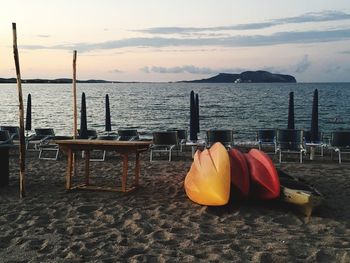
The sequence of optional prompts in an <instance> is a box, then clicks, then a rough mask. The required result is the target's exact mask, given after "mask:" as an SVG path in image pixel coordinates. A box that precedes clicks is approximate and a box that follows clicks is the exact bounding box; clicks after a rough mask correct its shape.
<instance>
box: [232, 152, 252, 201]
mask: <svg viewBox="0 0 350 263" xmlns="http://www.w3.org/2000/svg"><path fill="white" fill-rule="evenodd" d="M229 156H230V164H231V184H233V185H234V186H235V187H236V188H238V190H239V191H240V192H241V193H242V195H244V196H248V194H249V187H250V178H249V170H248V164H247V161H246V159H245V157H244V154H243V153H242V152H240V151H239V150H237V149H231V150H230V151H229Z"/></svg>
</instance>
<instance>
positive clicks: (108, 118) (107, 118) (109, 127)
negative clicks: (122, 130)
mask: <svg viewBox="0 0 350 263" xmlns="http://www.w3.org/2000/svg"><path fill="white" fill-rule="evenodd" d="M105 106H106V116H105V130H106V132H110V131H111V130H112V125H111V111H110V108H109V96H108V94H106V103H105Z"/></svg>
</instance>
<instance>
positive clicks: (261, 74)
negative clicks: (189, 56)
mask: <svg viewBox="0 0 350 263" xmlns="http://www.w3.org/2000/svg"><path fill="white" fill-rule="evenodd" d="M16 82H17V80H16V78H0V83H16ZM176 82H178V83H179V82H180V83H273V82H289V83H296V82H297V81H296V79H295V78H294V77H293V76H291V75H283V74H275V73H270V72H268V71H263V70H258V71H244V72H242V73H240V74H234V73H233V74H232V73H219V74H218V75H216V76H214V77H211V78H207V79H199V80H183V81H176ZM22 83H39V84H40V83H43V84H49V83H52V84H55V83H56V84H69V83H72V79H70V78H59V79H22ZM77 83H138V82H137V81H109V80H101V79H89V80H77Z"/></svg>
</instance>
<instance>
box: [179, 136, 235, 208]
mask: <svg viewBox="0 0 350 263" xmlns="http://www.w3.org/2000/svg"><path fill="white" fill-rule="evenodd" d="M230 185H231V175H230V159H229V155H228V152H227V150H226V148H225V147H224V146H223V145H222V144H221V143H215V144H213V146H211V147H210V148H209V149H205V150H204V151H203V152H201V151H200V150H197V152H196V153H195V155H194V160H193V163H192V166H191V168H190V171H189V172H188V173H187V175H186V178H185V182H184V186H185V192H186V194H187V196H188V197H189V199H191V200H192V201H193V202H195V203H198V204H201V205H209V206H220V205H225V204H227V203H228V200H229V198H230Z"/></svg>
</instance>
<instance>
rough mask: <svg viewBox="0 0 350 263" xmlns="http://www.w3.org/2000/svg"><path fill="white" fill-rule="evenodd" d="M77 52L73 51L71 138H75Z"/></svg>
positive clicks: (76, 127)
mask: <svg viewBox="0 0 350 263" xmlns="http://www.w3.org/2000/svg"><path fill="white" fill-rule="evenodd" d="M77 129H78V125H77V51H76V50H74V51H73V138H74V139H76V138H77Z"/></svg>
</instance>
